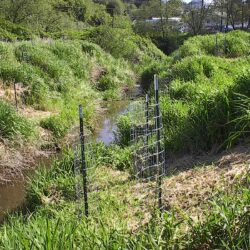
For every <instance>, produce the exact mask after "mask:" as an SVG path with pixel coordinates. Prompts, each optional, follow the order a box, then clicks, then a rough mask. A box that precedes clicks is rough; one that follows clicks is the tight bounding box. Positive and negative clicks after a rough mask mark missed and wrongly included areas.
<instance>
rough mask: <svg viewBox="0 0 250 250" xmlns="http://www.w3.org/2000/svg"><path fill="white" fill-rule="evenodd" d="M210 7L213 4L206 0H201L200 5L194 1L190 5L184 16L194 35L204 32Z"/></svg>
mask: <svg viewBox="0 0 250 250" xmlns="http://www.w3.org/2000/svg"><path fill="white" fill-rule="evenodd" d="M210 9H211V4H205V2H204V0H201V2H200V6H193V5H192V2H191V3H190V4H189V5H188V8H187V9H186V11H185V13H184V17H183V18H184V20H185V21H186V23H187V24H188V26H189V28H190V29H191V32H192V33H193V34H194V35H198V34H201V33H202V30H203V26H204V21H205V19H206V18H207V16H208V14H209V12H210Z"/></svg>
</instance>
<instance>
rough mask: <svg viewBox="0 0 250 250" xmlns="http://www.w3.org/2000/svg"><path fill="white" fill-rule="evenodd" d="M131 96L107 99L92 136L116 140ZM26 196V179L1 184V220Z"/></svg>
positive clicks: (22, 201)
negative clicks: (117, 122) (121, 118)
mask: <svg viewBox="0 0 250 250" xmlns="http://www.w3.org/2000/svg"><path fill="white" fill-rule="evenodd" d="M140 93H141V89H140V87H139V86H137V87H136V88H135V89H134V90H133V92H130V93H129V97H130V98H136V97H137V96H139V95H140ZM130 98H127V100H122V101H107V102H103V103H102V108H103V110H104V112H103V113H102V114H101V115H100V116H99V118H98V119H97V123H98V126H97V129H96V131H95V133H94V134H93V136H92V137H93V138H92V139H93V140H94V141H96V142H101V141H102V142H104V144H106V145H109V144H111V143H113V142H114V141H115V131H116V130H117V126H116V121H117V118H118V116H120V115H121V114H124V113H126V111H127V109H128V106H129V103H130V100H129V99H130ZM25 196H26V192H25V180H22V181H18V182H13V183H11V184H8V185H5V186H0V222H1V221H2V220H3V219H4V217H5V215H6V213H7V212H8V211H12V210H14V209H16V208H18V207H20V206H22V204H23V203H24V201H25Z"/></svg>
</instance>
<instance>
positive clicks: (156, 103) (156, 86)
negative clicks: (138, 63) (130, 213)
mask: <svg viewBox="0 0 250 250" xmlns="http://www.w3.org/2000/svg"><path fill="white" fill-rule="evenodd" d="M154 89H155V108H156V124H155V125H156V126H155V129H156V133H157V134H156V135H157V144H156V164H157V169H158V178H157V186H158V206H159V209H160V211H162V186H161V183H162V179H161V178H162V168H161V166H160V159H159V153H160V151H161V142H160V140H161V134H160V107H159V86H158V76H157V75H154Z"/></svg>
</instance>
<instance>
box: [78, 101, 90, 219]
mask: <svg viewBox="0 0 250 250" xmlns="http://www.w3.org/2000/svg"><path fill="white" fill-rule="evenodd" d="M79 120H80V142H81V157H82V159H81V165H82V169H81V170H82V176H83V193H84V208H85V216H86V217H88V215H89V209H88V189H87V169H86V160H85V149H84V131H83V110H82V105H79Z"/></svg>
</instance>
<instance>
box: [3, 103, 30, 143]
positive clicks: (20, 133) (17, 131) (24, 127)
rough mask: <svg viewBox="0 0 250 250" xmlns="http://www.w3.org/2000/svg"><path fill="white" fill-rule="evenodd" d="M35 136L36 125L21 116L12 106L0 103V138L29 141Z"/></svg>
mask: <svg viewBox="0 0 250 250" xmlns="http://www.w3.org/2000/svg"><path fill="white" fill-rule="evenodd" d="M34 136H35V130H34V125H33V124H32V123H31V122H29V121H28V120H27V119H25V118H24V117H22V116H21V115H19V114H18V113H17V112H16V110H15V109H14V108H13V107H12V106H11V105H9V104H8V103H6V102H4V101H0V137H2V138H6V139H13V140H14V139H18V138H19V137H20V138H21V139H24V140H28V139H31V138H32V137H33V138H34Z"/></svg>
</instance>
